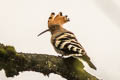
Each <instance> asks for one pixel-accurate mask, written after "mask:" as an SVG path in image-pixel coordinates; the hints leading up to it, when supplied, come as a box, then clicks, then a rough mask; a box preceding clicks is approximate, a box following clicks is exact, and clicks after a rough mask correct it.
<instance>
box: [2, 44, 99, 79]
mask: <svg viewBox="0 0 120 80" xmlns="http://www.w3.org/2000/svg"><path fill="white" fill-rule="evenodd" d="M1 69H4V70H5V74H6V76H7V77H13V76H15V75H19V72H23V71H35V72H40V73H43V74H44V75H49V74H50V73H55V74H58V75H61V76H62V77H64V78H66V79H67V80H98V78H96V77H95V76H93V75H91V74H90V73H88V72H87V71H85V70H84V65H83V64H82V63H81V62H80V61H78V60H77V59H74V58H72V57H70V58H63V57H60V56H53V55H47V54H35V53H34V54H31V53H18V52H16V50H15V48H14V47H13V46H5V45H3V44H1V43H0V70H1Z"/></svg>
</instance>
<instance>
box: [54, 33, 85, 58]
mask: <svg viewBox="0 0 120 80" xmlns="http://www.w3.org/2000/svg"><path fill="white" fill-rule="evenodd" d="M53 45H54V46H55V48H56V49H58V50H61V51H63V52H64V53H65V55H72V54H73V55H75V56H76V55H79V56H82V55H85V54H86V52H85V50H84V48H83V47H82V46H81V44H80V43H79V42H78V41H77V39H76V38H75V35H74V34H73V33H71V32H66V33H62V34H60V35H58V36H57V37H56V38H55V40H54V43H53Z"/></svg>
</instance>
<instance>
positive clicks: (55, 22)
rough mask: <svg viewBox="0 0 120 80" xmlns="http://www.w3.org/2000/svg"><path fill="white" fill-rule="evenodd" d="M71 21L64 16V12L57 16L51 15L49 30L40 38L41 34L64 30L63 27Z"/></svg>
mask: <svg viewBox="0 0 120 80" xmlns="http://www.w3.org/2000/svg"><path fill="white" fill-rule="evenodd" d="M68 21H70V20H69V18H67V15H66V16H63V15H62V12H60V13H59V14H58V15H56V16H55V13H51V15H50V17H49V19H48V29H47V30H45V31H43V32H41V33H40V34H38V36H40V35H41V34H43V33H45V32H47V31H50V32H51V33H54V32H55V31H57V30H59V29H60V28H62V25H63V24H65V23H66V22H68Z"/></svg>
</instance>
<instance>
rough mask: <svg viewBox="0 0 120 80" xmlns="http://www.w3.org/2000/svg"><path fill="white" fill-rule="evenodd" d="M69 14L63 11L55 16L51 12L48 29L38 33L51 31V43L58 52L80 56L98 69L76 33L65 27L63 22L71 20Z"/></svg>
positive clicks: (63, 54) (64, 54)
mask: <svg viewBox="0 0 120 80" xmlns="http://www.w3.org/2000/svg"><path fill="white" fill-rule="evenodd" d="M69 21H70V20H69V18H68V17H67V16H63V15H62V12H60V13H59V14H58V15H56V16H55V13H51V15H50V17H49V19H48V29H47V30H45V31H43V32H41V33H40V34H38V36H40V35H41V34H43V33H45V32H47V31H50V32H51V35H52V36H51V43H52V45H53V47H54V49H55V51H56V52H57V53H60V54H62V56H72V57H75V58H80V59H82V60H84V61H85V62H87V63H88V65H89V66H90V67H91V68H93V69H95V70H96V67H95V66H94V64H93V63H92V62H91V61H90V58H89V57H88V55H87V53H86V52H85V50H84V48H83V47H82V45H81V44H80V43H79V42H78V40H77V39H76V37H75V35H74V34H73V33H72V32H70V31H68V30H66V29H65V28H63V24H65V23H67V22H69Z"/></svg>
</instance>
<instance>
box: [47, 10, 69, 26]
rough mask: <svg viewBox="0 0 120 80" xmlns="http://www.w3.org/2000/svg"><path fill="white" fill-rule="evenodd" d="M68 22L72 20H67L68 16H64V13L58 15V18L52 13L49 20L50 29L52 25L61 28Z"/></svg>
mask: <svg viewBox="0 0 120 80" xmlns="http://www.w3.org/2000/svg"><path fill="white" fill-rule="evenodd" d="M68 21H70V20H69V18H67V15H65V16H63V15H62V12H60V13H58V14H57V15H56V16H55V13H53V12H52V13H51V15H50V17H49V19H48V27H50V26H51V25H56V24H57V25H59V26H62V25H63V24H65V23H66V22H68Z"/></svg>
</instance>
